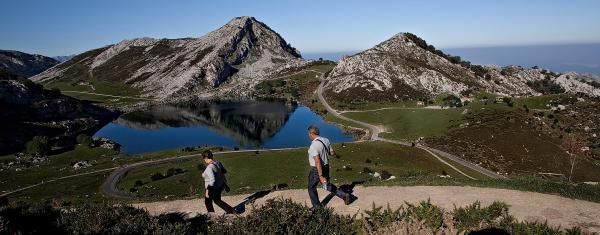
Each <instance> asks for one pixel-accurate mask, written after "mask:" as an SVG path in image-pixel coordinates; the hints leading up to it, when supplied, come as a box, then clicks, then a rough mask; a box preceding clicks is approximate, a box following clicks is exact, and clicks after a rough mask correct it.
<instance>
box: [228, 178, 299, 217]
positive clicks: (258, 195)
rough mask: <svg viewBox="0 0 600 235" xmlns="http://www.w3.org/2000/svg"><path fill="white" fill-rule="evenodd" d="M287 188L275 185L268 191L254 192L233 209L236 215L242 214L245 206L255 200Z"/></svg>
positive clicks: (284, 185) (285, 185)
mask: <svg viewBox="0 0 600 235" xmlns="http://www.w3.org/2000/svg"><path fill="white" fill-rule="evenodd" d="M288 187H289V186H288V184H286V183H282V184H277V185H275V186H273V188H272V189H270V190H262V191H258V192H255V193H253V194H252V195H250V196H248V197H246V198H244V201H242V202H240V204H238V205H236V206H234V207H233V209H234V210H235V212H236V213H238V214H241V213H244V212H246V205H248V204H251V203H253V202H254V201H256V199H259V198H263V197H264V196H267V195H268V194H269V193H271V192H273V191H277V190H282V189H286V188H288Z"/></svg>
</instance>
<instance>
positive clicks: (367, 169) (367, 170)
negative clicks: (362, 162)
mask: <svg viewBox="0 0 600 235" xmlns="http://www.w3.org/2000/svg"><path fill="white" fill-rule="evenodd" d="M363 173H366V174H370V173H373V170H371V168H368V167H365V168H363Z"/></svg>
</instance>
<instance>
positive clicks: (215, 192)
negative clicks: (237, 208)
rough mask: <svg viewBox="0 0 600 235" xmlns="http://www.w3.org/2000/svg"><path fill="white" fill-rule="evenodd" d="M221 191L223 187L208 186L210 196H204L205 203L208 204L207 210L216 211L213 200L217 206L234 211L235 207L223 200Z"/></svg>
mask: <svg viewBox="0 0 600 235" xmlns="http://www.w3.org/2000/svg"><path fill="white" fill-rule="evenodd" d="M221 191H223V188H217V187H213V186H208V198H206V197H205V198H204V205H206V210H207V211H208V212H215V208H214V207H213V202H214V203H215V204H217V206H219V207H221V209H223V210H224V211H225V212H226V213H228V214H231V213H234V210H233V208H232V207H231V206H230V205H229V204H227V203H226V202H224V201H223V200H221Z"/></svg>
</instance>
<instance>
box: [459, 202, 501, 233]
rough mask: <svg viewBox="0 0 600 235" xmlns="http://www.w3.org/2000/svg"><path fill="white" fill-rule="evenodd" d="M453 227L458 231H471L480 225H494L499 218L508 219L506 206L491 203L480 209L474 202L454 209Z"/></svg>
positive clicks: (479, 205)
mask: <svg viewBox="0 0 600 235" xmlns="http://www.w3.org/2000/svg"><path fill="white" fill-rule="evenodd" d="M452 214H453V216H454V226H455V227H456V228H457V229H458V230H459V231H473V230H475V229H479V227H480V226H481V224H482V223H485V224H486V225H496V224H497V223H496V222H497V220H498V219H499V218H505V217H508V205H507V204H506V203H503V202H493V203H492V204H491V205H490V206H488V207H484V208H482V207H481V203H480V202H479V201H476V202H475V203H473V204H471V205H467V206H465V207H460V208H456V207H455V208H454V211H453V212H452Z"/></svg>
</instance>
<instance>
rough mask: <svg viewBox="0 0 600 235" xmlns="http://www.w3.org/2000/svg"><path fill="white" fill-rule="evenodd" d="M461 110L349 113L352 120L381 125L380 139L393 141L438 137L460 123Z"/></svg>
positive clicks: (395, 110) (389, 110)
mask: <svg viewBox="0 0 600 235" xmlns="http://www.w3.org/2000/svg"><path fill="white" fill-rule="evenodd" d="M462 111H463V109H440V110H438V109H386V110H379V111H371V112H349V113H344V114H343V115H344V116H346V117H349V118H352V119H356V120H360V121H364V122H367V123H372V124H375V125H381V126H384V127H385V128H386V131H387V132H386V133H382V134H381V137H384V138H389V139H395V140H415V139H417V138H419V137H432V136H440V135H444V134H445V133H447V131H448V130H449V129H450V127H451V126H452V125H456V124H457V123H459V122H460V119H461V112H462Z"/></svg>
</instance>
